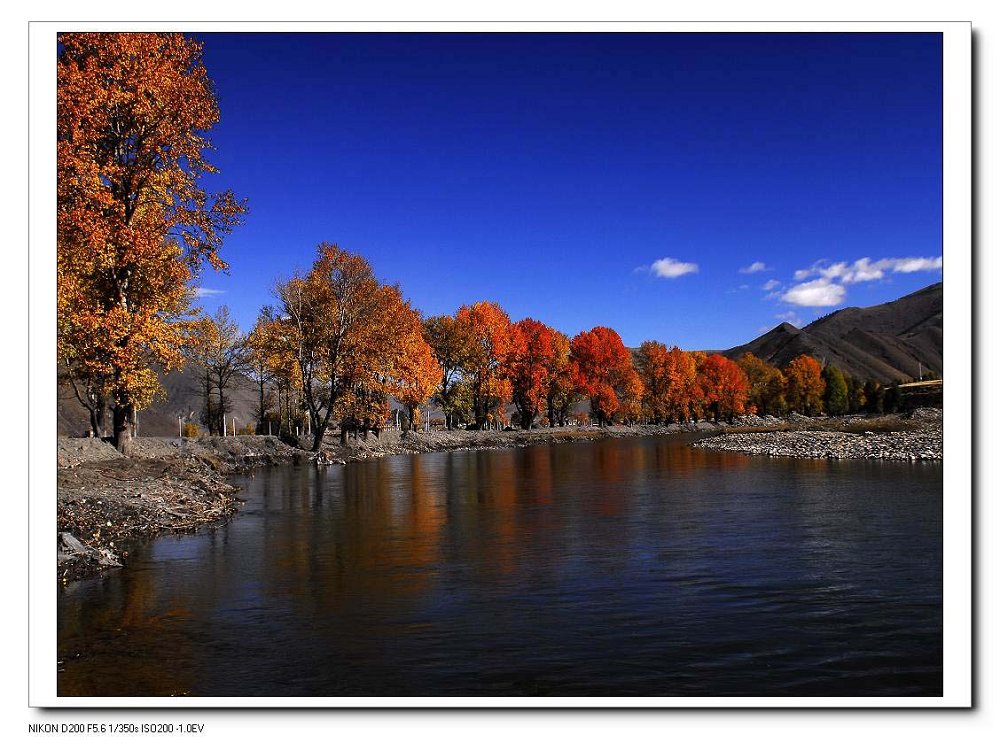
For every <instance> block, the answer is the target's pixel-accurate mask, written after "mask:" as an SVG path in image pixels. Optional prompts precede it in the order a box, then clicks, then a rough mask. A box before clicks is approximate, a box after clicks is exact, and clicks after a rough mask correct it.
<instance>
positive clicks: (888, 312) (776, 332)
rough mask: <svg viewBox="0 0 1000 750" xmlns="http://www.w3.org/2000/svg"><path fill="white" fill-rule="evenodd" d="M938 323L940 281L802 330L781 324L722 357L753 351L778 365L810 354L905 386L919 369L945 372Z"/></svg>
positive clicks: (847, 369) (839, 312) (833, 315)
mask: <svg viewBox="0 0 1000 750" xmlns="http://www.w3.org/2000/svg"><path fill="white" fill-rule="evenodd" d="M942 319H943V318H942V285H941V283H940V282H939V283H937V284H932V285H931V286H928V287H925V288H924V289H921V290H919V291H917V292H914V293H913V294H908V295H906V296H905V297H901V298H900V299H898V300H896V301H894V302H887V303H885V304H882V305H875V306H873V307H847V308H844V309H843V310H837V311H836V312H833V313H830V314H829V315H826V316H824V317H822V318H820V319H819V320H816V321H814V322H812V323H810V324H809V325H807V326H806V327H805V328H802V329H799V328H796V327H795V326H793V325H791V324H789V323H782V324H781V325H779V326H777V327H776V328H774V329H772V330H770V331H768V332H767V333H765V334H764V335H763V336H761V337H759V338H756V339H754V340H753V341H751V342H749V343H747V344H743V345H742V346H737V347H734V348H732V349H729V350H727V351H725V352H724V354H725V355H726V356H727V357H731V358H734V359H735V358H737V357H740V356H741V355H742V354H743V353H744V352H753V353H754V354H756V355H757V356H758V357H760V358H761V359H763V360H764V361H766V362H770V363H771V364H773V365H777V366H778V367H784V366H785V365H786V364H788V362H790V361H791V360H792V359H794V358H795V357H797V356H798V355H800V354H809V355H811V356H813V357H815V358H816V359H818V360H820V361H821V362H822V361H824V360H825V361H826V363H827V364H833V365H836V366H837V367H839V368H841V369H842V370H844V371H845V372H848V373H850V374H852V375H855V376H856V377H859V378H863V379H868V378H873V379H875V380H878V381H880V382H883V383H889V382H892V381H901V382H906V381H910V380H916V379H917V378H918V377H919V375H920V372H921V370H922V371H923V373H924V374H926V373H927V371H928V370H934V371H935V372H937V373H938V374H943V373H942V368H943V354H942V352H943V349H942V343H941V342H942V335H941V334H942Z"/></svg>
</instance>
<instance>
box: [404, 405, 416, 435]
mask: <svg viewBox="0 0 1000 750" xmlns="http://www.w3.org/2000/svg"><path fill="white" fill-rule="evenodd" d="M415 411H416V409H414V407H412V406H407V407H406V421H407V423H408V424H409V425H410V429H411V430H413V431H414V432H416V429H417V428H416V427H415V426H414V424H413V417H414V412H415Z"/></svg>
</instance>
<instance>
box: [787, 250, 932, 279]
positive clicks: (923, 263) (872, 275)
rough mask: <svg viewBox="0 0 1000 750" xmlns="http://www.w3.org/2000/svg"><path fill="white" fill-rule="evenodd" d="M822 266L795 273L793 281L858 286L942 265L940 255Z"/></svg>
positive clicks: (822, 262)
mask: <svg viewBox="0 0 1000 750" xmlns="http://www.w3.org/2000/svg"><path fill="white" fill-rule="evenodd" d="M824 264H825V261H820V262H818V263H816V264H814V265H813V266H812V267H811V268H803V269H800V270H798V271H796V272H795V280H796V281H802V280H803V279H808V278H809V277H811V276H817V277H819V278H820V279H825V280H827V281H830V282H839V283H841V284H858V283H860V282H864V281H877V280H878V279H881V278H884V277H885V275H886V274H889V273H915V272H917V271H936V270H939V269H940V268H941V265H942V263H941V256H940V255H939V256H937V257H936V258H917V257H910V258H882V259H880V260H875V261H873V260H872V259H871V258H860V259H858V260H856V261H854V262H853V263H846V262H844V261H840V262H839V263H830V264H828V265H824Z"/></svg>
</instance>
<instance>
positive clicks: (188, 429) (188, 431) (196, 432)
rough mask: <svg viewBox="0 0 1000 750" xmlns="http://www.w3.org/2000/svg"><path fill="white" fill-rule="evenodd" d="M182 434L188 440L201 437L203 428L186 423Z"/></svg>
mask: <svg viewBox="0 0 1000 750" xmlns="http://www.w3.org/2000/svg"><path fill="white" fill-rule="evenodd" d="M182 433H183V435H184V437H186V438H196V437H201V428H200V427H198V425H197V424H196V423H194V422H185V423H184V429H183V430H182Z"/></svg>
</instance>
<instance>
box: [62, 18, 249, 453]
mask: <svg viewBox="0 0 1000 750" xmlns="http://www.w3.org/2000/svg"><path fill="white" fill-rule="evenodd" d="M218 119H219V110H218V107H217V105H216V101H215V96H214V93H213V90H212V84H211V81H210V80H209V78H208V73H207V71H206V69H205V66H204V64H203V62H202V52H201V45H200V44H198V43H197V42H194V41H192V40H190V39H187V38H185V37H184V36H182V35H180V34H173V33H171V34H146V33H141V34H140V33H67V34H61V35H60V36H59V54H58V61H57V162H56V166H57V211H58V213H57V304H58V346H59V358H60V361H61V362H62V363H63V364H64V365H65V367H66V368H67V370H68V371H69V372H70V373H71V375H72V376H73V377H75V378H77V379H78V380H82V381H86V382H88V383H91V384H92V385H93V387H94V389H95V393H99V394H102V395H104V396H105V397H106V398H107V399H108V400H109V401H110V403H111V407H112V416H113V431H114V439H115V444H116V446H117V447H118V448H119V449H120V450H121V451H123V452H126V453H127V452H129V446H130V443H129V440H130V438H131V436H132V433H133V431H134V421H135V412H136V410H137V409H140V408H143V407H145V406H147V405H148V404H149V403H150V402H151V401H152V400H153V399H154V398H155V397H156V396H158V395H160V393H161V392H162V389H161V388H160V385H159V379H158V376H157V373H156V370H157V369H161V370H164V371H166V370H169V369H173V368H177V367H179V366H181V365H182V363H183V359H184V358H183V347H184V345H185V344H186V342H187V337H188V334H189V332H190V328H189V321H188V320H187V316H188V312H189V307H190V302H191V292H190V287H189V283H190V282H191V281H192V280H193V279H194V278H195V277H196V276H197V274H198V273H199V271H200V270H201V269H202V267H203V265H204V264H206V263H207V264H208V265H209V266H211V267H212V268H215V269H217V270H218V269H223V268H225V263H224V262H223V260H222V258H221V257H220V256H219V249H220V246H221V243H222V239H223V237H224V236H225V235H226V234H227V233H228V232H229V231H230V230H231V229H232V228H233V227H234V225H236V224H237V223H238V221H239V217H240V215H241V214H242V213H243V212H244V210H245V205H244V204H243V203H241V202H239V201H237V200H236V199H235V198H234V196H233V194H232V193H231V192H228V191H227V192H223V193H220V194H217V195H210V194H209V193H208V192H207V191H206V190H205V188H204V187H203V185H202V182H203V177H204V175H206V174H210V173H213V172H215V171H216V169H215V168H214V167H213V166H212V165H211V164H210V163H209V162H208V161H207V160H206V159H205V158H204V156H203V152H204V151H205V150H206V149H208V148H210V147H211V143H210V141H209V140H208V138H207V136H206V133H207V131H209V130H210V129H211V128H212V126H214V125H215V124H216V122H217V121H218Z"/></svg>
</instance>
